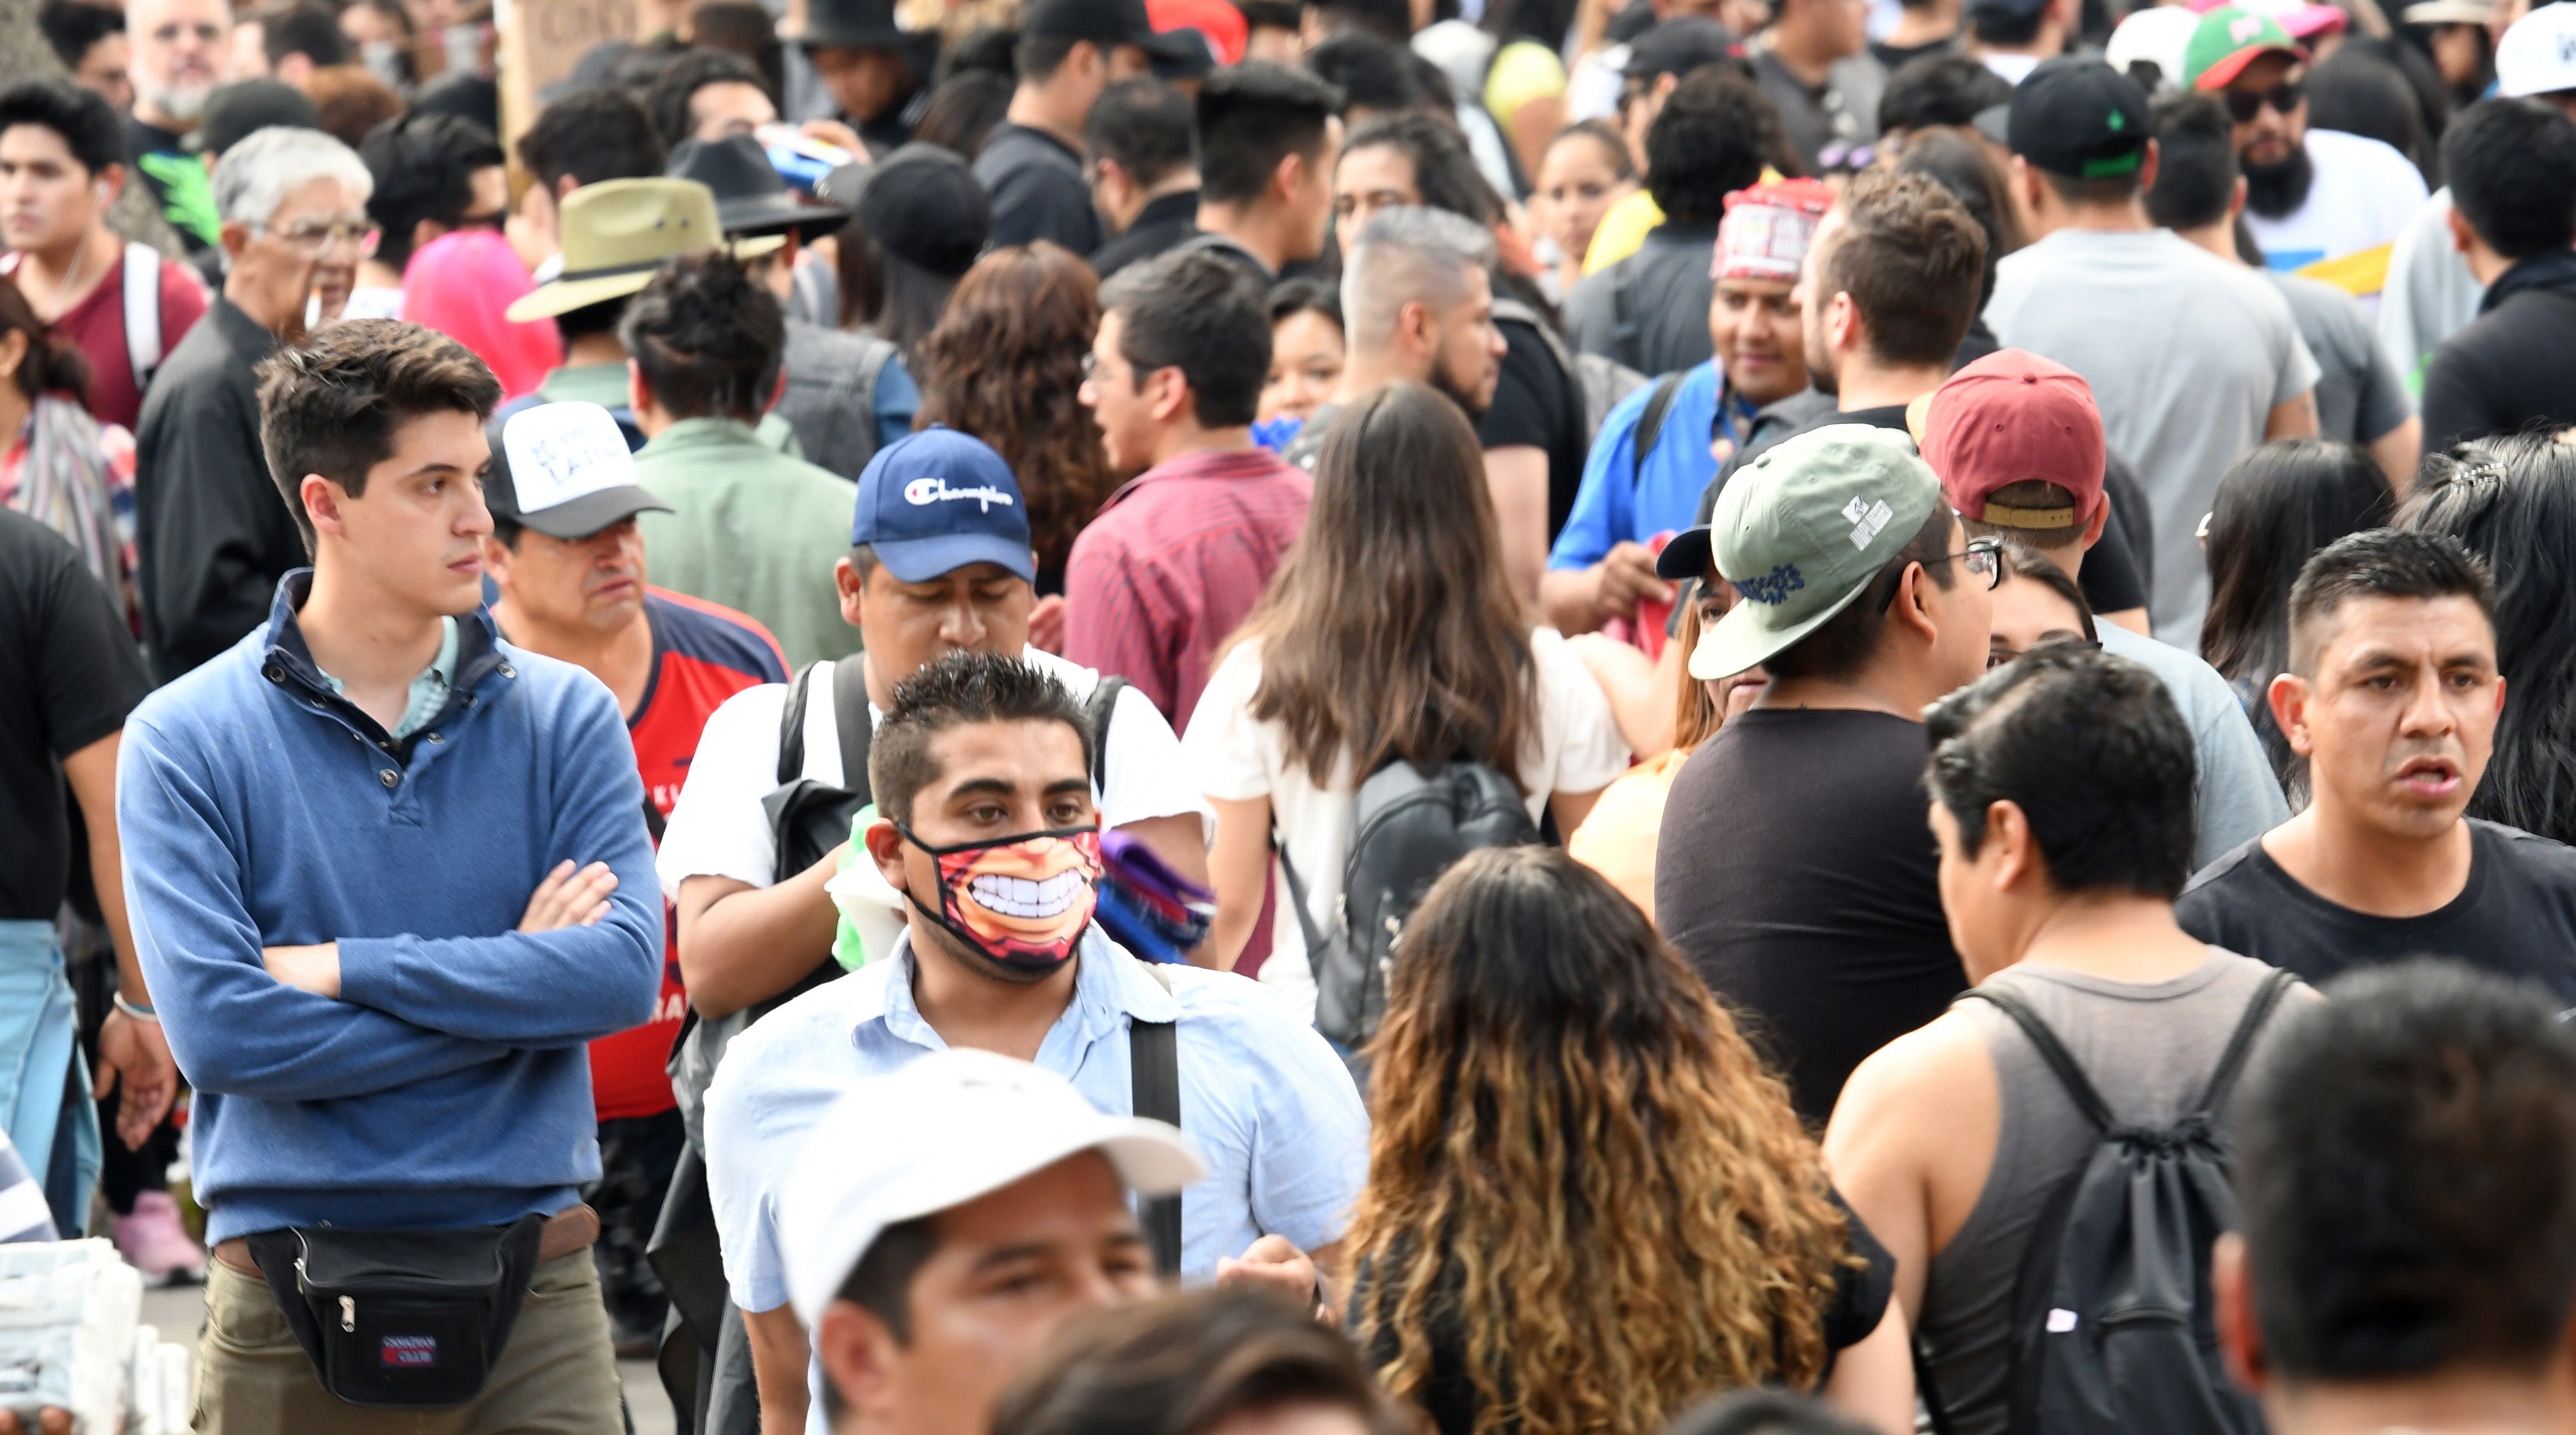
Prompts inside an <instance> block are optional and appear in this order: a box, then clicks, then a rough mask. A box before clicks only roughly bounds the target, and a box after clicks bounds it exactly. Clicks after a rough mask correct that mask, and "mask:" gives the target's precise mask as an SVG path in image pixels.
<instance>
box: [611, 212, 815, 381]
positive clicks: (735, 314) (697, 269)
mask: <svg viewBox="0 0 2576 1435" xmlns="http://www.w3.org/2000/svg"><path fill="white" fill-rule="evenodd" d="M617 338H618V342H620V343H622V344H624V345H625V346H626V354H627V357H629V358H631V359H633V360H634V361H635V367H636V368H637V370H639V371H640V372H641V373H642V374H643V375H644V383H645V385H646V387H648V388H650V389H651V390H652V391H653V398H654V401H655V402H656V403H659V404H660V405H661V406H662V407H663V408H665V409H667V410H669V411H670V412H671V414H672V415H673V416H674V417H677V418H684V419H691V418H707V417H719V418H730V419H740V420H741V421H743V422H744V423H751V422H753V421H755V420H757V419H758V418H759V417H760V413H761V410H763V409H765V408H767V407H769V399H770V395H771V394H772V393H773V392H775V391H776V389H777V387H778V367H779V365H780V364H781V363H782V362H784V361H785V358H786V354H787V316H786V313H785V311H784V310H783V309H781V308H780V307H779V303H778V296H777V295H775V294H773V293H771V292H770V291H769V286H768V285H766V284H763V283H761V282H760V281H759V280H757V279H754V278H753V277H752V275H751V271H750V270H749V269H747V268H745V267H744V266H743V263H742V261H741V260H739V259H736V258H734V257H733V256H732V255H731V254H728V253H726V252H725V251H723V250H721V249H710V250H704V251H701V252H699V253H696V254H683V255H681V256H679V257H678V258H676V259H673V260H670V261H669V262H667V263H665V264H664V265H663V266H662V267H661V268H660V269H659V270H656V271H655V272H654V275H653V279H652V282H651V283H648V284H646V285H645V286H644V288H643V289H642V290H641V291H640V292H639V293H637V294H636V296H635V297H634V298H633V299H630V300H628V301H627V303H626V317H625V318H624V319H622V320H620V321H618V325H617Z"/></svg>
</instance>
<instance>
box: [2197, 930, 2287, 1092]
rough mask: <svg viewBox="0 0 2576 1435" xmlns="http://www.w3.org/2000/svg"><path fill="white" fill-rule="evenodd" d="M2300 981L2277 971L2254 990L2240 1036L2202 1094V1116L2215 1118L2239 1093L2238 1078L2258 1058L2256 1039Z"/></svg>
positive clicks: (2240, 1024) (2230, 1044) (2238, 1025)
mask: <svg viewBox="0 0 2576 1435" xmlns="http://www.w3.org/2000/svg"><path fill="white" fill-rule="evenodd" d="M2297 980H2298V977H2297V976H2295V975H2293V974H2292V973H2290V972H2287V971H2284V970H2282V969H2281V968H2279V967H2274V968H2273V969H2272V970H2271V972H2270V973H2269V974H2268V975H2266V976H2265V977H2264V978H2263V984H2262V985H2261V986H2259V987H2256V988H2255V989H2254V999H2253V1000H2252V1001H2249V1002H2247V1003H2246V1004H2245V1015H2244V1016H2242V1017H2240V1018H2238V1019H2237V1022H2236V1033H2235V1035H2233V1036H2230V1037H2229V1038H2228V1039H2227V1051H2226V1054H2225V1055H2222V1056H2221V1057H2219V1058H2218V1070H2217V1072H2216V1073H2215V1074H2213V1075H2212V1076H2211V1077H2210V1078H2209V1089H2208V1090H2207V1091H2205V1092H2202V1093H2201V1097H2200V1105H2199V1106H2198V1107H2197V1108H2195V1109H2196V1110H2197V1112H2198V1114H2200V1115H2201V1116H2204V1117H2210V1118H2215V1117H2216V1116H2217V1115H2218V1108H2219V1107H2221V1106H2224V1105H2225V1104H2227V1095H2228V1093H2229V1092H2231V1091H2233V1090H2235V1089H2236V1078H2237V1077H2238V1076H2240V1075H2242V1074H2243V1073H2244V1070H2245V1061H2246V1058H2247V1057H2250V1056H2252V1055H2253V1054H2254V1038H2255V1037H2257V1036H2259V1035H2261V1034H2262V1030H2263V1024H2264V1023H2265V1022H2267V1021H2269V1020H2271V1017H2272V1013H2273V1011H2274V1010H2275V1009H2277V1008H2278V1007H2279V1006H2280V1005H2281V998H2282V997H2284V996H2286V995H2288V994H2289V990H2290V984H2291V983H2292V982H2295V981H2297Z"/></svg>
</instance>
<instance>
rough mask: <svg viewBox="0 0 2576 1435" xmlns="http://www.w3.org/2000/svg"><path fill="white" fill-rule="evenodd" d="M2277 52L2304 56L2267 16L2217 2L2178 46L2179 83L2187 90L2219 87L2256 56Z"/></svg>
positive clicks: (2230, 80)
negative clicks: (2180, 74) (2180, 71)
mask: <svg viewBox="0 0 2576 1435" xmlns="http://www.w3.org/2000/svg"><path fill="white" fill-rule="evenodd" d="M2275 50H2277V51H2279V52H2281V53H2282V54H2284V55H2288V56H2289V57H2290V58H2292V59H2294V60H2295V59H2303V58H2305V52H2304V51H2302V50H2300V48H2299V42H2298V41H2296V40H2293V39H2291V38H2290V32H2289V31H2287V30H2284V29H2282V28H2281V22H2280V21H2278V20H2275V19H2273V18H2272V17H2271V16H2269V15H2258V14H2256V13H2254V12H2253V11H2251V10H2239V9H2237V8H2236V7H2235V6H2233V5H2221V6H2219V7H2218V8H2217V9H2215V10H2212V11H2210V12H2209V13H2208V14H2206V15H2203V16H2201V17H2200V24H2199V25H2198V26H2197V27H2195V28H2194V29H2193V30H2192V32H2191V40H2190V43H2188V44H2186V45H2184V46H2183V49H2182V83H2183V88H2184V89H2187V90H2223V89H2225V88H2227V86H2228V85H2229V84H2230V83H2232V82H2233V81H2234V80H2235V79H2236V77H2237V76H2238V75H2240V74H2242V73H2244V70H2245V67H2246V66H2247V65H2250V64H2252V63H2254V61H2255V59H2256V58H2257V57H2258V56H2262V55H2268V54H2271V53H2272V52H2273V51H2275Z"/></svg>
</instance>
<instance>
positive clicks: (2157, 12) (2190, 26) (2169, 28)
mask: <svg viewBox="0 0 2576 1435" xmlns="http://www.w3.org/2000/svg"><path fill="white" fill-rule="evenodd" d="M2199 28H2200V16H2199V15H2197V14H2195V13H2193V12H2192V10H2191V9H2190V8H2189V7H2188V6H2183V5H2150V6H2148V7H2147V8H2145V9H2143V10H2132V11H2130V12H2129V17H2128V18H2127V19H2125V20H2122V21H2121V22H2120V26H2119V28H2118V29H2116V30H2113V31H2112V32H2111V40H2110V43H2109V44H2107V45H2104V46H2103V47H2102V59H2103V60H2104V62H2106V63H2107V64H2109V65H2110V67H2111V68H2112V69H2115V70H2117V71H2119V72H2120V73H2121V74H2124V75H2125V74H2127V73H2129V66H2131V65H2133V64H2135V63H2137V62H2138V61H2140V60H2148V61H2152V62H2153V63H2154V65H2155V67H2156V73H2157V74H2158V75H2160V76H2161V77H2162V78H2161V79H2159V80H2158V81H2157V83H2156V89H2157V93H2159V94H2162V93H2165V92H2167V91H2171V90H2179V89H2181V88H2182V72H2183V58H2182V57H2183V51H2184V50H2185V49H2186V48H2188V47H2189V46H2190V44H2191V32H2192V31H2194V30H2197V29H2199Z"/></svg>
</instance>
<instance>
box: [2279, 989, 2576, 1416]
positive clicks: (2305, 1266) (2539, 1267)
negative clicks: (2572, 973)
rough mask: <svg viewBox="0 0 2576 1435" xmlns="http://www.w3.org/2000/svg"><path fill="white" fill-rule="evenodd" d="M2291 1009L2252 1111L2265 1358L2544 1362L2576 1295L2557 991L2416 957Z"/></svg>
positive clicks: (2454, 1365) (2350, 1363) (2573, 1091)
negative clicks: (2552, 993)
mask: <svg viewBox="0 0 2576 1435" xmlns="http://www.w3.org/2000/svg"><path fill="white" fill-rule="evenodd" d="M2325 994H2326V996H2327V997H2328V998H2329V1000H2326V1001H2321V1002H2306V1003H2301V1004H2300V1005H2299V1007H2298V1008H2297V1009H2295V1010H2292V1011H2289V1012H2285V1013H2284V1014H2283V1016H2282V1019H2281V1021H2280V1022H2279V1023H2278V1025H2279V1028H2280V1029H2279V1030H2278V1031H2277V1032H2275V1033H2274V1034H2273V1035H2272V1036H2271V1038H2270V1039H2269V1040H2268V1041H2266V1042H2265V1043H2264V1045H2263V1047H2262V1048H2261V1049H2260V1050H2259V1051H2258V1054H2257V1055H2256V1057H2255V1061H2254V1065H2253V1068H2252V1069H2251V1070H2250V1071H2249V1072H2248V1074H2247V1080H2246V1083H2245V1088H2244V1091H2243V1094H2242V1095H2241V1097H2240V1098H2239V1101H2238V1110H2237V1113H2236V1137H2237V1139H2236V1141H2235V1142H2234V1143H2233V1144H2234V1146H2235V1150H2236V1172H2235V1182H2234V1184H2235V1188H2236V1203H2237V1210H2238V1214H2239V1219H2240V1222H2241V1227H2240V1229H2241V1230H2242V1232H2243V1235H2244V1239H2245V1269H2246V1274H2247V1277H2248V1279H2249V1280H2250V1282H2251V1284H2252V1285H2253V1304H2254V1320H2255V1325H2256V1327H2257V1328H2258V1329H2259V1330H2260V1331H2261V1332H2262V1337H2263V1354H2264V1358H2265V1360H2266V1361H2267V1362H2268V1363H2269V1364H2270V1365H2271V1366H2272V1367H2273V1368H2274V1369H2276V1370H2277V1371H2278V1372H2279V1373H2280V1375H2281V1376H2282V1378H2283V1379H2285V1380H2288V1381H2356V1382H2357V1381H2381V1380H2389V1379H2395V1378H2402V1377H2406V1376H2418V1375H2429V1374H2433V1373H2436V1372H2441V1371H2448V1370H2457V1369H2462V1368H2485V1369H2489V1370H2494V1369H2512V1370H2530V1371H2536V1370H2538V1369H2541V1368H2543V1367H2545V1366H2546V1365H2547V1364H2548V1363H2549V1362H2550V1361H2551V1360H2552V1359H2554V1358H2555V1356H2556V1354H2557V1352H2558V1351H2559V1350H2560V1349H2562V1348H2563V1347H2564V1346H2565V1343H2566V1339H2567V1321H2568V1312H2569V1302H2570V1299H2571V1297H2576V1037H2571V1035H2570V1033H2569V1031H2568V1029H2567V1027H2566V1026H2565V1024H2563V1023H2562V1022H2560V1021H2559V1020H2557V1007H2558V1006H2559V1003H2557V1002H2555V1001H2552V1000H2549V999H2548V998H2547V997H2546V996H2545V995H2544V994H2543V993H2542V992H2540V991H2539V990H2538V989H2536V988H2534V987H2530V986H2525V985H2522V984H2519V983H2515V982H2510V981H2507V980H2506V979H2504V978H2503V977H2500V976H2495V975H2491V974H2489V973H2486V972H2481V971H2477V970H2475V969H2473V968H2471V967H2469V966H2467V965H2465V964H2462V963H2458V962H2448V961H2433V960H2430V959H2418V960H2414V961H2408V962H2399V963H2394V964H2391V965H2386V966H2377V967H2370V968H2366V969H2362V970H2357V971H2353V972H2350V973H2347V974H2346V975H2344V976H2342V977H2339V978H2337V979H2335V980H2334V981H2333V982H2331V983H2329V984H2328V985H2327V987H2326V989H2325Z"/></svg>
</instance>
